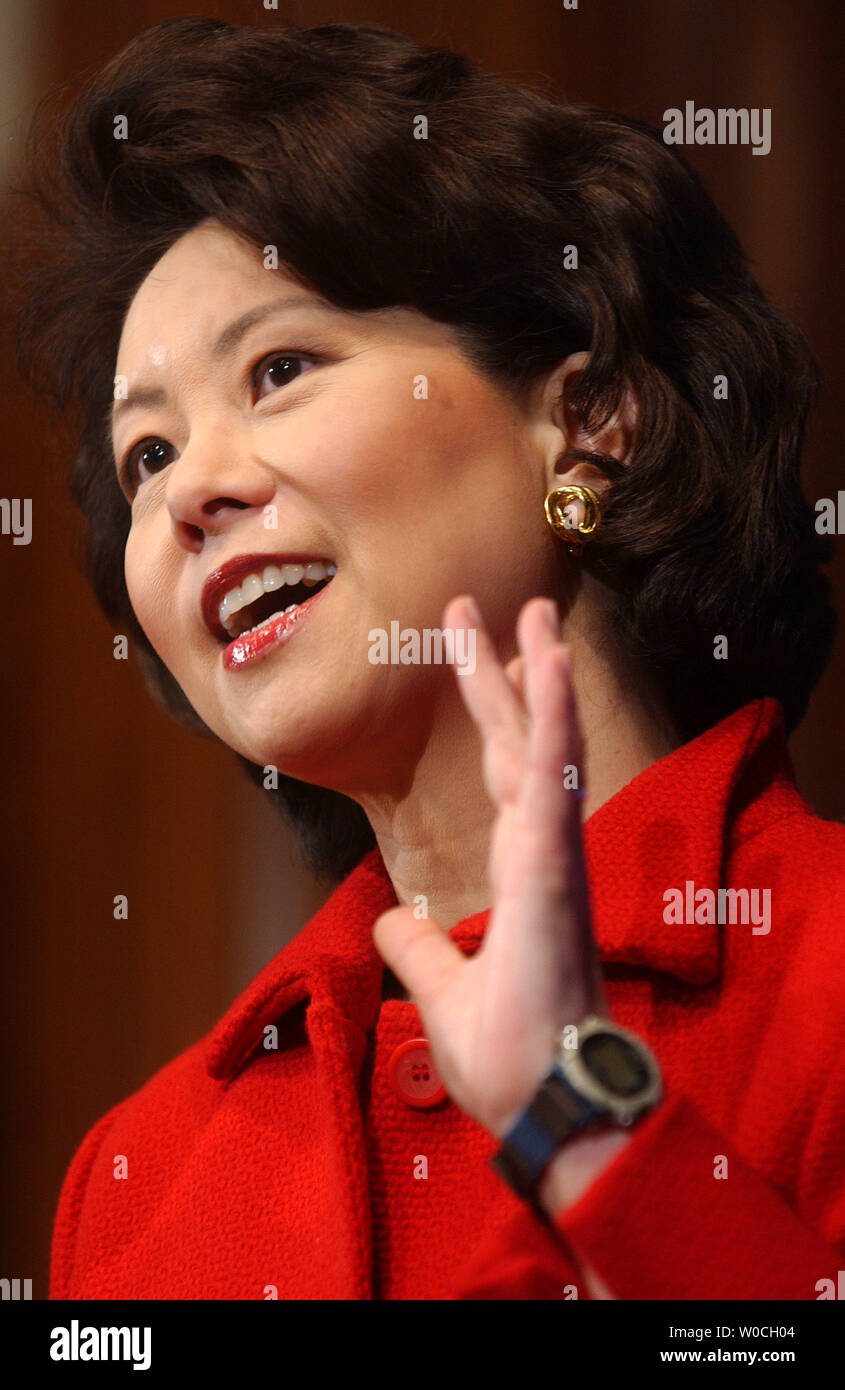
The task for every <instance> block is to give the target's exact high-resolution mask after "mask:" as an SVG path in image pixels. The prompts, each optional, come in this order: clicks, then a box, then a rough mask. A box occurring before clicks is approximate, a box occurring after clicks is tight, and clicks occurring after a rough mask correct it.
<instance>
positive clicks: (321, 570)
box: [217, 560, 337, 637]
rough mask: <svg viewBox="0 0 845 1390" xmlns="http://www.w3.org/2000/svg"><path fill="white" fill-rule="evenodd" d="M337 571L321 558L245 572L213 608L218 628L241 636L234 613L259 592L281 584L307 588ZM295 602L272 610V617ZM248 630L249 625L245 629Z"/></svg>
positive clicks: (262, 623)
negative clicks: (302, 585)
mask: <svg viewBox="0 0 845 1390" xmlns="http://www.w3.org/2000/svg"><path fill="white" fill-rule="evenodd" d="M335 574H337V565H333V564H328V563H324V562H323V561H322V560H310V561H309V562H308V564H307V565H293V564H292V565H267V566H266V567H265V568H264V569H263V570H262V571H261V572H260V573H259V572H256V573H254V574H248V575H247V576H246V577H245V578H244V579H242V580H241V582H240V584H233V585H232V588H231V589H229V590H228V592H227V593H226V594H224V596H223V601H222V603H221V604H220V606H219V608H218V610H217V616H218V618H219V619H220V623H221V626H222V627H225V629H226V631H227V632H228V633H229V635H230V636H232V637H235V636H243V633H242V632H238V623H237V622H235V621H234V619H235V616H236V614H238V613H239V612H240V610H241V609H242V608H246V606H247V604H250V603H254V602H255V600H256V599H257V598H261V595H262V594H270V593H273V592H274V590H276V589H281V588H282V587H283V586H284V585H285V584H301V583H303V582H304V583H305V584H307V585H308V587H309V588H311V587H312V586H313V585H314V584H317V583H319V581H320V580H321V579H331V578H332V577H333V575H335ZM296 607H297V605H296V604H295V603H291V604H289V605H288V607H287V608H284V609H280V610H279V612H278V613H274V614H273V617H274V618H278V617H281V616H282V614H283V613H289V612H290V611H291V609H292V608H296ZM271 621H272V619H270V618H264V619H262V621H261V622H260V623H259V624H258V626H259V627H263V626H264V624H265V623H267V622H271ZM248 630H249V631H250V632H252V631H253V629H252V628H249V629H248Z"/></svg>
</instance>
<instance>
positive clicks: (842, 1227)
mask: <svg viewBox="0 0 845 1390" xmlns="http://www.w3.org/2000/svg"><path fill="white" fill-rule="evenodd" d="M585 846H586V855H587V864H588V870H589V874H590V883H591V893H592V900H593V911H594V923H595V931H596V935H597V938H598V942H599V945H600V948H601V955H602V959H603V961H604V969H605V974H606V978H607V981H608V996H609V1001H610V1006H611V1012H612V1015H613V1017H614V1018H615V1019H616V1020H617V1021H618V1022H619V1023H621V1024H622V1025H623V1026H625V1027H628V1028H632V1029H633V1030H634V1031H635V1032H637V1033H639V1034H640V1035H641V1036H642V1037H644V1038H645V1039H646V1040H647V1041H648V1043H649V1044H650V1045H651V1047H652V1048H653V1049H654V1051H655V1053H656V1055H657V1057H658V1059H659V1061H660V1063H661V1066H662V1069H663V1073H664V1081H665V1086H666V1099H665V1101H664V1102H663V1104H662V1105H661V1106H660V1107H658V1109H657V1110H655V1111H654V1112H652V1114H651V1115H649V1116H648V1117H647V1118H646V1119H645V1120H644V1121H642V1122H641V1123H640V1125H639V1126H638V1127H637V1129H636V1130H635V1131H634V1136H633V1138H632V1141H631V1143H630V1144H629V1146H628V1147H627V1149H625V1150H624V1151H623V1152H622V1153H621V1154H620V1155H619V1156H618V1157H617V1158H616V1159H614V1160H613V1162H612V1163H611V1165H610V1167H609V1168H608V1169H607V1170H606V1171H605V1172H604V1173H603V1174H602V1175H601V1176H600V1177H599V1178H598V1179H597V1180H596V1181H595V1182H594V1183H593V1185H592V1186H591V1187H590V1188H589V1190H588V1191H587V1192H586V1193H585V1194H584V1195H583V1196H582V1197H581V1198H580V1200H579V1201H578V1202H577V1203H576V1204H575V1205H574V1206H573V1207H570V1208H569V1210H567V1211H566V1212H564V1213H563V1214H562V1215H561V1216H560V1217H559V1219H558V1220H557V1222H555V1223H549V1225H548V1226H546V1225H544V1224H543V1223H542V1222H541V1221H540V1220H539V1219H538V1218H537V1216H535V1215H534V1213H533V1212H532V1210H531V1209H530V1207H529V1206H528V1205H526V1204H524V1203H523V1202H521V1201H520V1199H519V1198H518V1197H516V1195H514V1194H513V1193H512V1192H511V1191H510V1189H509V1188H508V1187H507V1186H506V1185H505V1184H504V1183H503V1181H502V1180H501V1179H500V1178H499V1177H498V1175H497V1174H496V1173H495V1171H494V1170H493V1169H492V1168H491V1167H490V1165H489V1158H490V1156H491V1154H492V1153H493V1152H494V1151H495V1148H496V1142H495V1140H494V1139H493V1138H492V1137H491V1136H490V1135H489V1134H487V1132H486V1131H485V1130H483V1129H482V1128H481V1127H480V1126H479V1125H477V1124H476V1123H475V1122H474V1121H473V1120H471V1119H470V1118H469V1117H468V1116H466V1115H465V1114H464V1113H463V1112H461V1111H460V1110H459V1109H458V1108H457V1107H456V1106H455V1105H453V1104H452V1102H451V1101H449V1100H448V1099H447V1100H446V1101H445V1102H442V1103H441V1104H440V1105H438V1106H434V1107H433V1108H420V1107H419V1106H418V1105H416V1104H410V1103H409V1102H408V1099H406V1098H403V1097H407V1096H411V1097H412V1098H413V1096H414V1094H415V1092H414V1088H415V1087H416V1088H417V1089H418V1090H419V1089H420V1088H422V1090H424V1089H425V1079H424V1066H423V1068H422V1069H420V1068H419V1067H418V1068H417V1070H416V1071H412V1070H411V1071H406V1073H405V1076H404V1080H402V1079H401V1078H400V1080H399V1082H398V1083H397V1081H396V1080H395V1078H394V1079H391V1071H392V1069H391V1058H393V1057H394V1056H395V1053H396V1049H397V1047H399V1046H400V1045H401V1044H403V1043H405V1042H408V1041H410V1040H412V1039H414V1038H417V1037H421V1036H422V1035H423V1029H422V1025H421V1020H420V1016H419V1013H418V1011H417V1009H416V1007H415V1006H414V1005H413V1004H412V1003H410V1002H407V1001H404V1000H398V999H387V1000H385V1001H384V1002H382V1000H381V980H382V963H381V960H380V957H379V956H378V954H377V952H376V950H375V948H374V946H373V944H372V940H371V927H372V924H373V921H374V919H375V918H376V916H377V915H378V914H379V913H380V912H381V911H383V910H384V909H385V908H387V907H389V906H393V905H394V904H395V902H396V898H395V895H394V892H393V889H392V886H391V884H390V881H389V879H388V877H387V874H386V871H385V869H384V865H383V862H382V859H381V855H380V853H379V851H378V850H374V851H372V852H371V853H370V854H368V855H367V856H366V857H365V858H364V859H363V860H362V861H361V863H360V864H359V865H358V866H357V868H356V869H355V870H354V871H353V872H352V874H350V876H349V877H348V878H347V879H346V880H345V882H344V883H343V884H341V885H340V887H339V888H337V889H336V891H335V892H334V893H333V895H332V896H331V898H330V899H329V900H328V902H327V903H326V904H325V906H324V907H323V908H322V909H321V911H320V912H318V913H317V915H316V916H315V917H314V918H313V920H312V921H311V922H310V923H309V924H308V925H307V926H306V927H305V928H304V929H303V930H302V931H301V932H300V934H299V935H298V936H297V937H296V938H295V939H294V940H293V941H292V942H291V943H290V944H289V945H287V946H286V947H285V948H284V949H283V950H282V951H280V952H279V954H278V955H277V956H276V957H275V959H274V960H272V961H271V962H270V964H269V965H268V966H266V968H265V969H264V970H263V971H262V972H261V974H259V975H258V977H257V978H256V979H255V980H254V982H253V983H252V984H251V985H250V987H249V988H248V989H247V990H246V991H245V993H244V994H243V995H242V996H241V997H240V998H239V999H238V1000H237V1001H236V1003H235V1004H233V1006H232V1007H231V1009H230V1010H229V1012H228V1013H227V1014H226V1015H225V1017H224V1018H223V1019H222V1020H221V1021H220V1022H219V1024H218V1025H217V1026H216V1027H215V1028H214V1030H213V1031H212V1032H211V1034H210V1035H209V1036H208V1037H206V1038H204V1039H202V1040H201V1041H200V1042H198V1043H196V1044H195V1045H194V1046H193V1047H191V1048H189V1049H188V1050H187V1051H186V1052H184V1053H183V1054H182V1056H180V1057H178V1058H176V1060H175V1061H173V1062H171V1063H170V1064H169V1065H168V1066H166V1067H165V1068H164V1069H163V1070H162V1071H160V1072H159V1073H158V1075H157V1076H154V1077H153V1079H152V1080H151V1081H149V1082H148V1083H147V1084H146V1085H145V1086H144V1087H143V1088H142V1089H141V1090H140V1091H138V1092H137V1093H136V1094H135V1095H133V1096H130V1097H129V1098H128V1099H127V1100H124V1101H122V1102H121V1103H120V1104H119V1105H117V1106H115V1108H114V1109H113V1110H111V1111H110V1112H109V1113H108V1114H107V1115H105V1116H104V1117H103V1118H102V1119H101V1120H100V1122H99V1123H98V1124H97V1125H96V1126H95V1127H94V1129H92V1130H91V1132H90V1133H89V1135H88V1136H87V1138H86V1139H85V1141H84V1143H83V1144H82V1145H81V1147H80V1149H79V1150H78V1152H77V1154H76V1156H75V1157H74V1160H73V1162H72V1165H71V1168H70V1170H69V1172H68V1174H67V1177H66V1178H65V1182H64V1185H63V1188H62V1193H61V1198H60V1201H59V1208H58V1214H57V1217H56V1224H55V1233H54V1241H53V1253H52V1275H51V1297H52V1298H82V1299H92V1298H107V1299H108V1298H142V1299H143V1298H153V1299H164V1298H176V1299H236V1298H244V1299H264V1298H269V1297H273V1296H278V1297H279V1298H304V1299H371V1298H389V1299H442V1298H447V1299H448V1298H558V1299H560V1298H572V1297H581V1298H586V1297H589V1294H588V1291H587V1288H586V1286H585V1282H584V1279H583V1277H582V1275H581V1274H580V1273H579V1260H580V1259H582V1258H583V1259H584V1260H586V1262H587V1263H588V1264H589V1265H590V1266H591V1267H592V1268H593V1269H594V1270H595V1271H596V1272H597V1273H598V1274H599V1275H600V1277H601V1278H602V1280H603V1281H604V1283H605V1284H606V1285H607V1286H608V1287H609V1288H610V1289H611V1290H612V1291H613V1293H614V1294H615V1296H616V1297H617V1298H622V1299H652V1298H665V1299H669V1298H681V1299H688V1298H705V1299H731V1298H733V1299H769V1298H786V1299H816V1298H819V1297H822V1296H825V1295H826V1291H827V1296H830V1294H829V1289H830V1288H831V1287H833V1288H835V1286H836V1279H837V1271H838V1269H839V1268H840V1267H842V1266H843V1262H845V1173H843V1169H845V1160H844V1159H843V1155H845V1118H843V1117H845V1047H843V1042H845V1029H843V999H845V988H843V984H844V983H845V981H844V980H843V977H844V976H845V969H843V962H844V961H845V953H843V917H845V914H844V913H843V907H842V894H843V889H845V827H843V826H841V825H837V824H834V823H830V822H826V821H822V820H820V819H819V818H818V817H816V816H815V815H814V814H813V813H812V811H811V809H810V807H809V806H808V805H807V804H806V802H805V801H803V800H802V798H801V796H800V795H799V794H798V792H797V790H796V788H795V785H794V779H793V773H792V767H791V763H790V760H789V754H788V751H787V747H786V743H785V739H784V734H783V724H782V714H781V710H780V706H779V705H778V704H777V703H776V702H775V701H774V700H759V701H755V702H754V703H752V704H750V705H747V706H746V707H745V708H744V709H742V710H739V711H738V712H737V713H735V714H733V715H731V716H730V717H729V718H728V719H726V720H724V721H723V722H722V723H721V724H719V725H717V726H716V727H715V728H712V729H710V730H708V731H707V732H706V733H704V734H702V735H701V736H700V737H699V738H697V739H695V740H694V741H693V742H691V743H689V744H687V745H685V746H684V747H683V748H680V749H678V750H677V751H676V752H674V753H672V754H670V755H669V756H668V757H665V758H663V759H661V760H660V761H659V762H657V763H655V764H654V765H653V766H651V767H649V768H648V769H646V771H644V772H642V773H641V774H640V775H639V776H638V777H636V778H635V779H634V780H633V781H632V782H630V783H629V784H628V786H626V787H624V788H623V789H622V790H621V791H620V792H618V793H617V794H616V796H614V797H613V798H612V799H611V800H610V801H609V802H607V803H606V804H605V805H604V806H602V807H600V808H599V810H597V811H596V812H595V813H594V814H593V815H592V816H591V817H590V818H589V820H588V821H587V822H586V825H585ZM687 881H692V882H693V883H694V886H695V891H696V892H697V891H698V890H699V889H700V888H702V887H704V888H710V889H712V890H716V889H718V888H719V887H720V886H728V887H731V886H732V887H737V888H748V889H753V888H757V889H763V890H764V889H766V888H770V889H771V918H770V927H771V929H770V930H769V931H768V932H765V931H764V930H762V931H761V930H760V927H759V926H758V928H757V930H756V931H755V930H754V927H753V925H752V924H751V923H749V922H747V923H746V924H742V923H735V924H730V922H728V923H727V924H726V925H723V926H719V925H718V923H711V922H707V921H704V922H699V923H693V924H691V925H677V924H674V923H673V924H671V925H670V924H667V923H666V921H665V920H664V912H665V902H666V900H665V898H664V894H665V893H666V890H667V889H670V888H679V889H681V890H682V891H684V892H686V889H685V885H686V883H687ZM759 901H760V902H762V901H763V898H762V897H761V898H760V899H759ZM699 915H701V916H706V913H705V912H704V911H702V910H700V914H699ZM486 922H487V913H486V912H483V913H479V914H477V915H475V916H473V917H470V918H468V919H466V920H465V921H464V922H461V923H459V924H458V925H457V926H456V927H454V928H453V929H452V931H451V932H450V935H451V936H452V938H453V939H454V940H455V941H456V942H457V943H458V945H459V946H460V947H461V949H462V950H464V951H465V952H467V953H471V952H472V951H474V950H475V949H476V948H477V947H478V945H479V943H480V941H481V939H482V937H483V935H484V930H485V925H486ZM273 1024H275V1025H277V1026H278V1046H277V1048H275V1049H273V1048H272V1046H271V1047H269V1048H268V1047H267V1046H266V1045H265V1043H271V1044H272V1041H273V1036H272V1029H270V1031H269V1032H266V1033H265V1029H266V1028H268V1025H273ZM414 1060H415V1058H414V1057H413V1056H412V1057H411V1059H410V1063H409V1066H412V1064H413V1062H414ZM421 1060H422V1062H424V1057H423V1058H422V1059H420V1057H417V1058H416V1061H417V1062H418V1063H419V1062H420V1061H421ZM421 1078H422V1079H421ZM397 1086H398V1090H397ZM121 1155H122V1156H123V1158H124V1159H125V1168H126V1173H127V1176H126V1177H119V1176H116V1175H115V1174H116V1173H118V1172H119V1171H120V1170H121V1163H120V1158H119V1156H121ZM725 1162H726V1165H727V1175H726V1176H718V1174H721V1173H724V1172H725ZM826 1280H831V1281H832V1285H830V1286H829V1285H827V1284H825V1283H822V1282H820V1281H826ZM833 1296H835V1294H834V1295H833Z"/></svg>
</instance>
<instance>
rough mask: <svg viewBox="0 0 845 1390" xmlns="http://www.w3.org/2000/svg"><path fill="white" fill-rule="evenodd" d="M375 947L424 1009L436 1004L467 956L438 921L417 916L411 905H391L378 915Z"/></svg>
mask: <svg viewBox="0 0 845 1390" xmlns="http://www.w3.org/2000/svg"><path fill="white" fill-rule="evenodd" d="M373 940H374V942H375V944H376V949H377V951H378V953H379V955H380V956H381V958H382V960H383V961H385V963H386V964H387V965H389V966H390V969H391V970H392V971H393V973H394V975H395V976H396V978H397V979H398V980H401V982H402V984H403V985H404V986H405V988H406V990H407V991H408V993H409V994H410V995H411V996H412V997H413V999H414V1002H415V1003H416V1004H417V1006H418V1007H419V1009H420V1011H421V1012H423V1013H424V1012H425V1009H426V1007H427V1006H428V1005H429V1004H432V1003H436V1002H437V999H438V997H439V996H441V995H442V992H443V991H444V990H445V989H446V988H447V986H448V983H449V981H450V980H451V979H452V978H453V977H454V974H455V971H456V970H459V969H460V967H461V965H462V964H464V957H463V955H462V953H461V952H460V951H459V950H458V948H457V946H456V945H455V944H454V942H453V941H450V939H449V937H448V936H447V935H446V932H445V931H444V930H443V928H442V927H441V925H440V923H439V922H435V921H434V919H433V918H419V917H415V916H414V914H413V911H412V910H411V908H410V907H391V908H390V909H389V910H388V911H387V912H383V913H382V914H381V916H380V917H378V918H376V922H375V925H374V927H373Z"/></svg>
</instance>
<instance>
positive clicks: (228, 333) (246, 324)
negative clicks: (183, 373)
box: [111, 293, 343, 434]
mask: <svg viewBox="0 0 845 1390" xmlns="http://www.w3.org/2000/svg"><path fill="white" fill-rule="evenodd" d="M286 309H312V310H314V311H315V312H317V313H323V314H338V313H342V312H343V311H342V310H340V309H337V308H336V307H335V306H334V305H333V304H328V303H326V301H325V300H320V299H317V298H316V297H315V296H314V295H311V294H304V293H303V294H291V295H286V296H285V297H284V298H282V299H271V300H269V301H267V302H266V303H264V304H257V305H256V306H255V308H254V309H247V310H246V312H245V313H243V314H240V315H239V316H238V317H237V318H236V319H233V320H232V322H231V323H229V324H227V325H226V327H225V328H224V329H222V330H221V332H220V333H219V334H218V336H217V338H216V339H215V341H214V343H213V344H212V347H211V356H212V357H213V358H215V359H216V360H218V361H220V360H222V359H223V358H224V357H228V356H229V354H230V353H231V352H233V351H234V349H235V348H236V347H237V345H238V343H239V342H240V341H241V339H242V338H243V337H244V335H245V334H246V333H248V332H249V330H250V329H251V328H253V327H254V326H255V325H256V324H257V323H261V322H262V321H263V320H264V319H266V318H269V317H270V315H271V314H279V313H282V312H283V311H284V310H286ZM167 399H168V393H167V391H166V389H165V388H164V387H163V386H147V385H145V384H144V383H143V382H141V383H139V384H138V385H137V386H136V388H135V390H134V391H133V392H132V395H131V396H125V397H121V398H120V399H118V400H116V401H115V402H114V404H113V405H112V408H111V430H112V434H113V433H114V427H115V425H116V424H117V421H118V419H119V418H120V417H121V416H122V415H124V414H125V413H126V412H127V411H130V410H137V409H140V408H141V407H142V406H153V405H165V404H166V403H167Z"/></svg>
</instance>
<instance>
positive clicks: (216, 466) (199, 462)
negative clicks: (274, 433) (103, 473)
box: [165, 428, 275, 550]
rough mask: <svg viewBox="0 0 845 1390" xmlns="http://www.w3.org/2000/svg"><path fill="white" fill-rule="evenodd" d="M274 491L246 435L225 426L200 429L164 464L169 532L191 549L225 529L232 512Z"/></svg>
mask: <svg viewBox="0 0 845 1390" xmlns="http://www.w3.org/2000/svg"><path fill="white" fill-rule="evenodd" d="M274 494H275V481H274V479H273V477H272V476H271V474H270V471H269V470H268V469H267V468H266V467H265V466H264V465H263V464H262V463H261V462H260V461H259V460H258V459H257V458H256V457H255V455H254V454H253V453H252V451H251V450H250V448H249V447H248V444H247V442H246V440H245V439H244V438H242V437H240V436H239V437H238V438H237V439H236V438H235V437H233V435H232V433H231V432H230V431H225V430H223V429H219V428H218V429H216V430H215V429H214V428H210V429H206V430H205V431H204V432H203V434H202V436H201V437H197V438H194V439H192V440H191V441H190V443H189V444H188V445H187V446H186V448H185V449H184V451H183V452H182V453H181V454H180V455H179V458H178V459H176V460H175V461H174V462H173V463H172V464H171V465H170V468H169V469H168V476H167V482H166V484H165V502H166V505H167V508H168V510H169V512H170V516H171V522H172V526H173V531H174V535H175V536H176V539H177V540H178V541H179V542H180V544H182V545H184V546H185V547H186V548H187V549H191V550H195V549H196V548H197V546H198V545H201V544H202V541H203V538H204V537H205V536H206V535H211V534H217V533H219V532H221V531H223V530H225V528H226V526H227V525H229V524H230V523H231V521H232V519H233V517H235V516H236V515H240V514H241V513H242V512H244V511H245V510H248V509H249V508H251V507H253V508H255V509H256V510H258V511H261V510H262V509H263V508H264V507H266V506H267V505H268V504H269V503H270V502H272V500H273V497H274Z"/></svg>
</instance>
